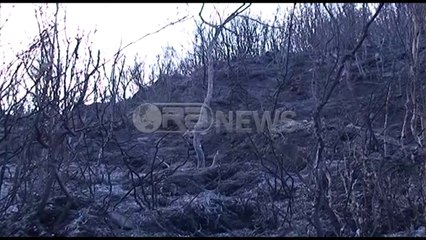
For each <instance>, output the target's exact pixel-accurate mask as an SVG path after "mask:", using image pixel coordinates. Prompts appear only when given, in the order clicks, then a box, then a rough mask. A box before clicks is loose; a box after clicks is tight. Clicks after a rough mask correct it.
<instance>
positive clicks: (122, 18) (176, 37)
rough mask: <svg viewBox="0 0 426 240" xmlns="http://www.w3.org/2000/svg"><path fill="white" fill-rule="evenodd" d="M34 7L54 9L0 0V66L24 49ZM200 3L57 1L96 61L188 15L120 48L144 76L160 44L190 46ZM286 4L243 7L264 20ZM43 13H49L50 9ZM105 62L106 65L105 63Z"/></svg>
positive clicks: (70, 32) (180, 49)
mask: <svg viewBox="0 0 426 240" xmlns="http://www.w3.org/2000/svg"><path fill="white" fill-rule="evenodd" d="M240 5H241V4H240V3H238V4H210V3H209V4H206V5H205V7H204V12H203V17H204V19H205V20H207V21H209V20H210V21H211V20H215V17H217V12H219V13H220V15H221V17H222V18H226V17H227V16H228V15H229V14H230V13H231V12H233V11H235V10H236V9H237V8H238V7H239V6H240ZM40 6H44V7H46V6H47V7H48V11H50V13H54V11H55V9H56V4H54V3H49V4H31V3H15V4H12V3H1V4H0V68H1V69H4V68H5V66H7V65H8V64H9V63H10V62H11V61H13V60H14V59H16V55H17V54H18V53H20V52H22V51H24V50H27V49H28V47H29V46H30V45H31V43H32V42H33V39H34V36H36V35H37V34H38V25H37V21H36V17H35V9H36V8H37V7H40ZM201 6H202V4H201V3H193V4H185V3H180V4H171V3H167V4H166V3H157V4H154V3H149V4H148V3H122V4H119V3H97V4H94V3H64V4H61V10H63V9H65V10H66V14H65V16H66V25H65V26H66V34H67V36H68V37H69V38H70V39H71V40H74V39H75V37H76V36H77V34H79V35H82V34H83V35H84V36H87V35H88V34H89V36H90V37H89V38H88V39H89V40H90V42H88V43H87V44H88V45H90V46H91V47H92V50H93V52H94V54H96V52H97V50H98V49H99V50H100V52H101V63H102V62H104V61H107V60H112V59H113V56H114V54H115V53H116V51H117V50H118V49H119V46H120V43H122V46H125V45H127V44H128V43H130V42H133V41H135V40H137V39H139V38H141V37H142V36H144V35H146V34H148V33H151V32H154V31H157V30H159V29H160V28H162V27H164V26H166V25H167V24H168V23H170V22H175V21H177V20H178V19H181V18H182V17H184V16H189V17H188V19H187V20H186V21H185V22H181V23H178V24H175V25H173V26H169V27H167V28H166V29H163V30H162V31H160V32H158V33H155V34H153V35H150V36H148V37H146V38H144V39H143V40H141V41H138V42H137V43H136V44H133V45H131V46H130V47H128V48H126V49H125V51H124V52H123V53H124V54H125V55H126V63H127V64H129V65H130V64H132V63H133V59H134V58H135V56H137V57H138V58H139V59H140V60H141V61H143V62H145V72H146V74H147V75H148V74H149V73H150V72H151V70H150V68H149V65H150V64H154V63H155V59H156V55H157V54H160V55H162V53H163V49H164V48H165V47H166V46H171V47H173V48H174V49H175V50H176V52H177V54H178V55H179V56H184V54H185V53H186V52H187V51H188V50H190V49H191V47H192V44H191V42H192V41H193V39H194V34H193V32H194V30H195V26H196V25H195V20H197V21H198V20H199V16H198V13H199V11H200V9H201ZM289 6H292V4H273V3H263V4H262V3H254V4H252V5H251V6H250V8H249V9H250V13H251V15H252V16H258V15H260V16H261V17H262V19H264V20H268V19H269V20H270V19H272V18H273V17H274V16H275V13H276V10H277V7H280V8H281V9H285V8H287V7H289ZM61 13H62V15H60V17H59V19H58V22H59V24H60V25H61V24H62V26H64V25H63V16H64V14H63V13H64V11H62V12H60V14H61ZM245 13H247V12H245ZM48 16H49V17H50V18H53V14H51V15H48ZM216 19H217V18H216ZM216 23H217V22H216ZM86 39H87V38H86ZM75 43H76V41H75V40H74V42H73V43H71V44H72V45H71V46H75ZM82 45H83V46H84V43H82V44H80V55H81V54H82V53H87V48H83V47H82ZM83 50H84V51H83ZM106 67H107V68H108V67H110V66H109V65H108V64H107V65H106ZM146 77H147V76H146Z"/></svg>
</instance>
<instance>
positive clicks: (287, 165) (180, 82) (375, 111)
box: [0, 4, 426, 236]
mask: <svg viewBox="0 0 426 240" xmlns="http://www.w3.org/2000/svg"><path fill="white" fill-rule="evenodd" d="M342 6H343V7H341V8H339V6H336V7H335V8H333V7H331V9H323V7H324V6H322V5H320V4H313V5H312V6H308V5H305V6H303V7H301V8H300V9H299V11H300V12H294V13H293V14H294V16H296V17H294V16H293V17H292V16H291V14H290V15H289V16H288V18H286V21H287V22H286V23H287V24H286V25H284V26H281V27H282V28H281V29H282V31H285V30H286V29H287V30H288V29H289V26H292V29H293V33H292V34H293V35H291V34H290V35H288V34H284V35H283V36H287V38H283V39H285V40H288V39H289V36H290V37H293V38H290V40H291V43H292V45H291V46H293V47H294V48H290V47H289V45H282V44H284V43H286V42H287V41H282V42H283V43H282V44H281V45H280V44H278V45H277V46H281V47H280V48H278V47H277V49H269V50H268V51H266V49H265V48H263V49H262V48H261V47H260V46H261V44H260V45H259V46H255V44H253V45H250V44H249V42H246V45H244V46H243V47H245V48H246V49H245V50H244V54H242V53H241V52H239V51H240V49H239V47H235V49H234V48H228V49H227V48H226V47H225V46H230V45H228V44H225V43H227V42H226V41H229V42H231V43H232V41H233V40H232V39H231V37H229V38H226V36H228V35H225V36H222V39H220V40H221V42H220V43H222V44H218V45H219V46H218V47H217V49H216V50H215V52H214V54H215V55H214V57H213V60H214V62H213V63H212V65H211V66H212V69H213V71H212V72H210V71H208V67H207V65H206V63H205V64H202V61H201V60H202V58H201V59H199V58H198V57H200V56H201V54H200V55H196V56H194V55H193V56H192V58H188V59H189V60H191V59H192V60H193V61H189V60H188V59H186V60H184V61H182V63H181V65H180V66H179V67H178V68H180V70H177V69H175V70H170V69H172V68H170V69H169V71H166V72H163V73H162V74H160V75H158V76H157V78H156V80H155V81H152V82H151V83H149V84H141V85H139V90H138V91H137V92H136V93H135V94H134V95H133V96H132V97H129V98H125V99H119V98H117V99H114V97H109V98H104V99H102V101H100V102H98V103H93V104H82V102H81V101H79V97H78V96H79V95H78V94H79V93H80V92H83V91H86V90H87V88H88V87H87V86H86V87H84V82H82V84H83V85H78V86H77V87H76V88H75V89H74V90H73V91H74V92H73V94H74V95H73V96H72V97H70V98H66V97H65V98H63V99H60V98H59V97H56V95H55V94H52V95H49V94H47V93H46V92H49V91H52V92H54V90H52V89H51V88H48V89H47V90H46V91H45V92H44V95H43V94H42V92H43V91H40V92H38V95H37V96H39V97H38V98H36V100H37V101H38V102H37V101H34V102H36V103H35V105H36V106H37V108H36V109H34V110H32V111H24V112H18V111H16V112H12V111H10V112H7V111H3V112H2V115H1V126H2V131H1V137H2V139H1V141H0V155H1V159H0V167H1V168H0V171H1V172H0V209H1V211H0V235H1V236H53V235H55V236H395V235H396V236H424V235H425V228H424V226H425V204H424V202H425V199H424V187H425V186H424V179H425V161H424V155H423V154H424V153H423V148H424V141H423V136H424V132H423V130H424V122H423V120H424V117H423V116H424V91H425V82H424V79H425V77H426V76H425V45H424V30H423V29H424V22H423V20H422V21H421V22H415V23H417V24H420V23H421V24H420V25H419V26H420V27H421V28H415V30H418V32H415V33H413V32H410V31H411V30H409V29H402V28H400V26H399V25H397V24H395V25H392V26H393V27H394V28H395V29H397V30H398V31H388V29H386V28H385V26H389V24H388V22H387V21H388V20H389V19H387V18H386V17H389V16H391V15H392V14H393V13H394V12H392V11H398V13H400V14H401V16H407V15H408V14H409V13H412V12H411V11H414V12H415V9H412V8H411V7H413V6H416V5H411V6H410V5H404V4H401V5H399V4H397V5H392V6H391V5H384V7H383V9H381V11H382V12H380V14H381V15H380V14H379V15H378V17H377V18H376V19H374V18H373V15H374V11H373V12H371V13H370V14H367V10H366V9H364V11H361V10H359V12H357V11H358V10H357V11H355V10H354V8H351V5H350V4H349V5H342ZM319 9H322V10H321V14H322V15H321V14H319V13H317V12H316V11H317V10H319ZM350 9H352V11H354V12H352V13H351V12H350V11H351V10H350ZM327 10H328V11H329V12H328V13H327ZM340 10H341V11H344V13H342V12H339V11H340ZM315 14H319V15H315ZM328 14H336V16H335V17H336V19H337V20H336V19H334V20H335V21H339V24H338V26H340V28H341V29H340V30H339V31H337V30H336V28H337V27H336V26H337V25H335V24H334V23H333V22H332V21H331V20H330V22H325V23H324V22H322V23H321V21H320V20H319V19H322V20H324V21H325V19H328V18H327V17H326V16H328ZM339 14H342V15H339ZM362 14H364V15H362ZM404 14H405V15H404ZM314 16H316V17H317V18H316V19H317V20H316V21H314V22H313V23H314V24H318V25H316V26H314V27H316V28H315V29H317V30H318V31H316V32H315V33H305V32H304V30H303V29H304V28H303V26H304V24H306V23H305V22H303V17H310V18H312V19H314ZM321 16H322V17H321ZM350 16H352V17H353V19H356V20H358V21H356V24H354V25H353V29H354V30H356V31H359V32H362V31H363V30H368V33H369V34H368V36H367V37H366V38H365V39H363V38H359V37H358V38H357V37H355V36H354V37H353V38H344V36H349V35H348V34H349V33H348V31H349V30H348V29H346V28H345V26H346V25H345V24H349V23H350V21H349V20H351V19H350V18H349V17H350ZM410 16H411V15H410ZM422 16H423V15H422ZM346 17H347V18H346ZM372 18H373V19H374V20H375V22H373V23H372V24H371V25H369V27H370V28H366V27H365V26H366V23H367V22H368V20H369V19H372ZM241 19H243V20H238V19H235V21H234V22H231V24H230V26H231V27H230V29H231V30H235V31H236V30H239V31H238V32H239V33H240V34H241V35H240V36H242V35H244V33H247V32H244V31H243V30H244V29H246V28H244V27H245V26H251V27H252V28H253V29H254V30H253V31H248V32H251V33H252V37H254V36H253V35H254V34H253V33H256V32H261V31H260V30H259V29H262V27H264V26H263V25H261V24H259V23H257V24H259V25H257V24H256V22H250V24H248V22H247V24H248V25H244V24H245V21H246V20H244V19H247V18H241ZM361 19H364V20H363V21H361ZM401 19H405V18H403V17H401ZM401 19H399V21H403V20H401ZM407 19H408V18H407ZM407 19H406V20H407ZM413 19H414V20H413V21H416V20H415V17H414V18H413ZM239 21H240V22H239ZM247 21H248V20H247ZM354 21H355V20H354ZM389 21H390V20H389ZM407 21H409V20H407ZM320 23H321V24H322V25H321V24H320ZM397 23H398V22H397ZM399 23H400V24H403V23H405V22H399ZM416 26H417V25H416ZM419 26H417V27H419ZM256 28H258V29H257V30H256ZM200 29H201V28H200ZM265 29H267V28H265ZM342 29H343V30H342ZM419 29H422V30H419ZM320 30H321V31H320ZM327 31H330V32H329V34H330V36H333V35H332V34H333V33H334V34H336V35H335V36H336V38H339V41H337V40H336V39H335V38H334V37H331V38H327V39H326V38H321V36H320V35H321V34H326V32H327ZM336 31H337V32H336ZM344 31H346V32H344ZM406 31H407V32H406ZM286 33H288V32H286ZM398 33H399V34H400V35H398ZM199 34H204V32H202V31H201V32H199ZM227 34H228V33H227ZM262 34H265V33H264V32H262ZM315 34H317V35H315ZM416 34H417V35H416ZM229 36H233V35H232V34H230V35H229ZM244 36H246V35H244ZM268 36H269V35H268ZM274 36H276V35H270V36H269V37H271V38H272V37H274ZM278 36H279V35H278ZM283 36H281V37H283ZM307 36H311V38H307ZM413 36H417V37H413ZM246 37H248V36H246ZM397 37H398V38H399V39H401V41H397V40H396V38H397ZM330 39H331V40H330ZM378 39H379V40H378ZM413 39H414V40H413ZM303 41H307V42H309V43H306V42H303ZM357 43H360V44H359V46H357ZM197 44H200V45H197ZM203 44H205V42H202V43H195V44H194V48H195V49H198V47H200V46H204V45H203ZM333 44H334V47H333V46H331V45H333ZM233 46H240V45H239V44H235V45H233ZM312 46H316V47H312ZM413 46H414V47H413ZM256 47H258V48H256ZM200 48H201V47H200ZM256 49H258V50H259V51H257V50H256ZM225 50H228V51H225ZM353 50H355V51H353ZM250 51H251V52H250ZM225 52H228V54H225ZM204 60H205V59H204ZM197 61H200V62H197ZM95 62H96V61H95ZM191 64H193V65H191ZM95 65H96V64H95ZM183 66H186V67H187V68H185V69H189V70H188V71H183V70H182V69H184V68H183ZM189 66H191V67H189ZM114 67H115V65H114ZM162 69H164V68H162ZM136 70H137V69H136V68H133V69H131V70H130V71H129V76H133V77H134V76H136V74H135V71H136ZM89 73H90V71H89ZM45 74H48V73H45ZM95 74H96V73H95ZM209 74H210V76H213V80H214V82H213V95H212V99H211V102H210V104H209V107H210V109H211V111H212V112H213V113H216V112H223V113H226V114H228V113H232V114H236V113H237V112H238V111H251V112H252V113H253V114H254V113H259V114H262V113H265V112H267V111H271V112H272V113H273V114H280V113H283V112H285V111H289V112H290V111H291V112H293V113H294V114H293V115H291V116H290V117H289V118H290V119H289V120H288V121H279V122H277V124H276V125H274V128H265V129H263V130H262V131H257V130H258V129H257V128H256V126H257V125H256V123H255V119H254V117H253V116H254V115H249V117H247V118H246V119H248V124H247V125H246V128H248V127H251V129H252V131H246V132H244V131H239V130H238V129H237V127H238V126H237V125H239V124H238V122H236V119H235V118H234V119H233V121H230V122H231V125H230V126H231V127H230V128H231V129H232V130H229V129H226V128H225V127H224V126H218V125H216V122H213V125H212V127H211V128H210V129H209V130H208V131H207V132H206V133H205V134H203V135H201V138H200V140H201V145H202V149H203V154H204V156H205V158H206V166H205V167H197V155H196V152H195V151H194V145H193V142H192V138H191V134H188V133H185V132H182V131H181V132H171V131H170V130H176V126H171V127H170V128H168V129H166V130H169V132H153V133H145V132H142V131H140V129H138V128H137V127H136V126H135V117H134V114H135V113H136V112H137V111H136V110H137V109H138V107H139V106H141V105H143V104H149V103H151V104H155V103H164V104H170V103H173V104H177V106H182V105H179V104H182V103H185V104H191V103H192V104H197V103H203V101H204V99H205V97H206V93H207V90H208V89H209V86H208V81H207V80H208V76H209ZM120 76H121V75H120ZM117 79H120V78H117ZM42 86H44V85H41V87H42ZM41 89H42V88H41ZM84 89H86V90H84ZM117 96H118V95H117ZM48 99H49V100H48ZM52 99H54V100H55V99H56V100H57V101H58V104H57V105H55V104H54V103H53V104H50V105H49V104H48V102H52ZM67 99H68V100H67ZM69 99H73V100H69ZM73 101H74V102H73ZM53 102H54V101H53ZM59 103H60V104H59ZM37 104H39V105H37ZM18 105H19V104H18ZM18 105H17V106H18ZM16 109H17V108H16ZM58 109H61V110H58ZM216 116H217V115H212V116H211V119H210V120H212V121H217V119H215V117H216ZM226 116H229V115H226ZM234 116H235V115H234ZM273 117H274V115H272V118H273ZM228 120H229V119H228ZM173 127H174V128H173Z"/></svg>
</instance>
